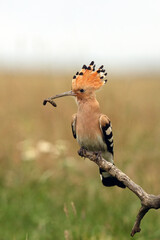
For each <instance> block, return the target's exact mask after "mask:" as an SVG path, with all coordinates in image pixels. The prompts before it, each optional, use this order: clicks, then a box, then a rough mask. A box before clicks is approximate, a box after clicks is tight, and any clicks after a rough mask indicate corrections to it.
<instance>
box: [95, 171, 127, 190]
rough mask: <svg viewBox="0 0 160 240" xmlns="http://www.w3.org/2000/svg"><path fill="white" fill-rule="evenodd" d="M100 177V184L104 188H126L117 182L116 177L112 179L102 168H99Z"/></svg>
mask: <svg viewBox="0 0 160 240" xmlns="http://www.w3.org/2000/svg"><path fill="white" fill-rule="evenodd" d="M99 172H100V177H101V180H102V184H103V185H104V186H106V187H112V186H115V185H116V186H118V187H121V188H126V186H125V185H124V184H123V183H122V182H121V181H119V180H118V179H117V178H116V177H112V176H111V175H110V174H109V173H108V172H106V171H105V170H103V169H102V168H99Z"/></svg>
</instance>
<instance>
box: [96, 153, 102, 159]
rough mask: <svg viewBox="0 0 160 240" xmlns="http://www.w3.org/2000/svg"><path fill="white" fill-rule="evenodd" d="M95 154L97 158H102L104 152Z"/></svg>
mask: <svg viewBox="0 0 160 240" xmlns="http://www.w3.org/2000/svg"><path fill="white" fill-rule="evenodd" d="M94 154H95V155H96V158H100V159H101V158H102V152H101V151H98V152H94Z"/></svg>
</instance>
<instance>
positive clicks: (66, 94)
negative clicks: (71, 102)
mask: <svg viewBox="0 0 160 240" xmlns="http://www.w3.org/2000/svg"><path fill="white" fill-rule="evenodd" d="M65 96H76V94H75V93H74V92H73V91H72V90H71V91H68V92H64V93H61V94H57V95H55V96H52V97H49V98H46V99H44V101H43V105H46V104H47V102H49V103H50V104H51V105H52V106H54V107H57V104H56V103H55V102H54V101H53V99H56V98H60V97H65Z"/></svg>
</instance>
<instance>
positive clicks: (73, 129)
mask: <svg viewBox="0 0 160 240" xmlns="http://www.w3.org/2000/svg"><path fill="white" fill-rule="evenodd" d="M76 122H77V114H76V113H75V114H73V115H72V121H71V127H72V133H73V137H74V138H76Z"/></svg>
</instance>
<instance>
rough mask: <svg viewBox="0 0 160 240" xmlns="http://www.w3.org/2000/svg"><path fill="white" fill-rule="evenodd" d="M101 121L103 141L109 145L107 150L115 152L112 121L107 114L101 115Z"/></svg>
mask: <svg viewBox="0 0 160 240" xmlns="http://www.w3.org/2000/svg"><path fill="white" fill-rule="evenodd" d="M99 123H100V129H101V132H102V136H103V141H104V142H105V143H106V145H107V150H108V152H110V153H112V154H113V133H112V124H111V121H110V119H109V118H108V117H107V116H106V115H101V116H100V118H99Z"/></svg>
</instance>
